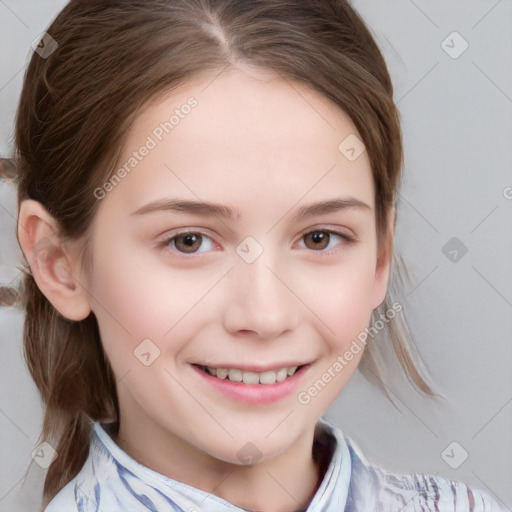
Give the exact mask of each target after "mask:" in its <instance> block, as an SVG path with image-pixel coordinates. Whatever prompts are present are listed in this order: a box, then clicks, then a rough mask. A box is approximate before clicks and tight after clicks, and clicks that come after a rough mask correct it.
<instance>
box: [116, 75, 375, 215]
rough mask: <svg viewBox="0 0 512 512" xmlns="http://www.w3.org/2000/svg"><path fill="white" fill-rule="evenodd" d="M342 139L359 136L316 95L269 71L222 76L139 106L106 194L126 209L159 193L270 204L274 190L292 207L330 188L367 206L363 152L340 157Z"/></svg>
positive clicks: (369, 184)
mask: <svg viewBox="0 0 512 512" xmlns="http://www.w3.org/2000/svg"><path fill="white" fill-rule="evenodd" d="M191 105H193V106H191ZM347 137H359V136H358V134H357V130H356V128H355V126H354V124H353V122H352V121H351V119H350V118H349V116H348V115H347V114H346V113H344V112H343V111H342V110H341V109H339V108H338V107H337V106H336V105H335V104H334V103H333V102H331V101H330V100H329V99H328V98H326V97H325V96H323V95H321V94H319V93H318V92H316V91H312V90H311V89H309V88H307V87H306V86H305V85H302V84H299V83H297V82H294V81H291V80H289V79H285V78H282V77H279V76H277V75H276V74H274V73H272V72H266V71H261V70H255V69H250V68H245V69H229V70H224V71H223V72H221V73H220V74H219V73H214V74H212V75H211V76H208V77H202V78H200V79H196V80H193V81H191V82H189V83H186V84H183V85H181V86H180V87H178V88H177V89H175V90H173V91H172V92H171V93H167V94H165V95H161V96H158V97H155V98H154V99H153V100H152V101H151V102H150V103H149V104H148V105H147V106H146V107H145V108H144V110H143V111H142V112H141V113H140V114H139V115H138V117H137V118H136V119H135V121H134V123H133V126H132V127H131V130H130V133H129V136H128V138H127V141H126V143H125V145H124V148H123V151H122V154H121V157H120V159H119V161H118V166H117V168H120V167H122V166H124V167H125V168H126V170H128V171H129V176H127V178H125V179H123V182H122V183H121V184H120V185H118V186H116V190H114V192H113V194H111V195H112V196H118V199H119V200H123V202H124V203H125V204H126V205H128V204H131V205H134V204H140V203H141V202H143V201H144V200H152V199H155V198H157V197H156V196H158V194H160V195H161V196H162V197H164V196H165V195H166V193H173V194H174V195H176V194H179V195H181V196H186V197H192V196H195V199H198V198H199V199H201V198H204V199H208V200H219V201H222V200H229V201H231V202H232V203H233V201H235V202H236V201H237V199H238V200H242V199H243V197H244V194H245V195H247V194H250V195H251V197H252V198H254V197H257V196H258V195H259V196H260V200H261V201H264V202H265V203H266V204H270V202H271V201H272V199H273V196H276V197H277V196H282V195H283V193H286V195H287V196H288V197H289V198H290V201H295V202H296V201H297V200H299V199H300V197H303V196H305V195H306V194H307V195H308V196H309V198H310V199H312V200H313V199H315V195H316V196H319V197H321V196H324V195H325V194H327V193H334V192H336V191H338V192H339V193H340V194H343V193H346V194H350V195H355V196H358V197H359V198H360V199H361V200H364V201H366V202H367V203H368V204H370V205H373V180H372V176H371V169H370V164H369V161H368V158H367V155H366V152H364V151H363V152H362V154H361V155H360V156H359V157H358V158H357V159H355V160H350V159H348V158H347V156H346V154H345V153H344V152H343V151H340V143H342V141H345V140H347ZM359 138H360V137H359ZM349 140H352V139H349ZM144 146H147V147H149V148H150V149H149V150H144V151H142V152H143V153H144V155H145V156H143V157H141V156H140V154H138V155H137V156H134V152H135V153H140V151H139V149H141V148H143V147H144ZM342 146H343V144H342ZM134 158H135V160H136V161H135V160H134ZM155 195H156V196H155ZM242 208H243V205H242Z"/></svg>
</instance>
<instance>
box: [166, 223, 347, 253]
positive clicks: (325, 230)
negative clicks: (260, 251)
mask: <svg viewBox="0 0 512 512" xmlns="http://www.w3.org/2000/svg"><path fill="white" fill-rule="evenodd" d="M312 233H327V234H328V235H329V236H331V235H335V236H339V237H340V238H341V239H342V240H343V242H342V244H344V245H347V244H348V245H352V244H354V243H355V242H356V241H357V240H356V238H355V237H353V236H350V235H348V234H346V233H343V232H341V231H336V230H334V229H330V228H322V227H320V228H315V229H310V230H309V231H306V232H304V233H303V234H302V235H301V236H300V240H301V241H302V240H303V239H304V237H306V236H307V235H310V234H312ZM183 235H199V236H201V237H203V239H204V238H208V239H210V240H212V243H213V244H215V242H213V239H212V237H211V236H209V235H208V234H207V233H205V232H204V231H201V230H195V231H193V230H190V229H185V230H183V231H179V232H178V233H175V234H173V235H172V236H168V237H167V238H165V240H163V241H162V242H161V247H162V248H163V249H164V250H168V251H172V252H174V253H178V254H179V255H180V256H183V257H185V258H192V257H197V256H198V255H200V254H203V252H208V251H201V252H192V253H186V252H182V251H179V250H178V249H176V246H175V244H174V241H175V240H176V239H177V238H179V237H181V236H183ZM330 242H331V240H329V243H330ZM172 245H174V248H171V246H172ZM201 245H203V244H201ZM305 249H308V248H307V247H305ZM309 251H310V252H313V253H318V254H319V255H329V254H331V253H333V252H336V250H335V249H329V250H326V249H320V250H314V249H310V250H309Z"/></svg>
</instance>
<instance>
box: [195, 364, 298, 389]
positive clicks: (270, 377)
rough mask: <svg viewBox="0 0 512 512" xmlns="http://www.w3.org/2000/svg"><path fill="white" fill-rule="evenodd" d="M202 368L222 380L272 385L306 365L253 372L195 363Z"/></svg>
mask: <svg viewBox="0 0 512 512" xmlns="http://www.w3.org/2000/svg"><path fill="white" fill-rule="evenodd" d="M195 366H197V367H198V368H201V370H203V371H204V372H205V373H207V374H208V375H211V376H212V377H216V378H217V379H221V380H224V379H226V380H230V381H231V382H241V383H244V384H266V385H271V384H275V383H276V382H283V381H285V380H286V379H288V378H290V377H292V376H293V375H294V374H295V372H297V371H298V370H300V369H301V368H303V367H304V366H306V365H301V366H290V367H287V368H280V369H278V370H268V371H265V372H251V371H245V370H241V369H239V368H212V367H210V366H204V365H195Z"/></svg>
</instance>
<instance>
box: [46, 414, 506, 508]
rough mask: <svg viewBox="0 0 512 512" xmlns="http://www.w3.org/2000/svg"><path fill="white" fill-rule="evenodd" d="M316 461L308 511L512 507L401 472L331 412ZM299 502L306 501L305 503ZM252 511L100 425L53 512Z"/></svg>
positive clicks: (318, 437)
mask: <svg viewBox="0 0 512 512" xmlns="http://www.w3.org/2000/svg"><path fill="white" fill-rule="evenodd" d="M313 454H314V459H315V462H316V463H317V464H319V465H320V467H321V469H322V470H323V474H324V477H323V479H322V482H321V484H320V486H319V487H318V489H317V491H316V493H315V495H314V497H313V499H312V501H311V502H310V504H309V505H308V507H307V509H305V510H306V511H307V512H341V511H345V512H430V511H432V512H434V511H438V512H484V511H485V512H491V511H492V512H511V511H510V510H509V509H507V508H504V507H503V506H502V507H500V505H499V504H498V502H497V501H496V500H495V499H494V498H493V497H491V496H490V495H489V494H487V493H485V492H482V491H479V490H476V489H471V488H470V487H469V486H467V485H466V484H464V483H462V482H454V481H451V480H448V479H446V478H442V477H439V476H433V475H428V474H421V473H417V474H395V473H390V472H388V471H386V470H385V469H383V468H380V467H378V466H375V465H373V464H371V463H369V462H368V461H367V460H366V458H365V457H364V455H363V454H362V452H361V451H360V450H359V448H358V447H357V446H356V445H355V443H354V442H353V441H352V440H351V439H350V438H349V437H348V436H346V435H345V434H343V432H342V431H341V430H340V429H338V428H337V427H335V426H334V425H332V424H330V423H329V422H327V421H326V420H324V419H323V418H321V419H320V420H319V422H318V425H317V429H316V431H315V445H314V447H313ZM297 508H299V507H297ZM171 511H176V512H228V511H229V512H247V511H246V510H245V509H242V508H239V507H237V506H235V505H233V504H231V503H229V502H228V501H226V500H224V499H222V498H219V497H217V496H215V495H212V494H209V493H207V492H205V491H202V490H200V489H196V488H194V487H192V486H190V485H186V484H184V483H181V482H178V481H176V480H173V479H172V478H168V477H166V476H163V475H161V474H159V473H157V472H155V471H153V470H151V469H149V468H147V467H145V466H142V465H141V464H139V463H138V462H136V461H135V460H134V459H132V458H131V457H130V456H129V455H128V454H127V453H125V452H124V451H123V450H122V449H121V448H120V447H119V446H117V444H116V443H115V442H114V441H113V440H112V439H111V437H110V436H109V435H108V434H107V432H106V431H105V430H104V429H103V428H102V427H101V426H100V425H99V424H98V423H93V424H92V425H91V445H90V451H89V456H88V458H87V460H86V462H85V464H84V466H83V468H82V469H81V471H80V472H79V474H78V475H77V476H76V477H75V478H73V480H71V481H70V482H69V483H68V484H67V485H66V486H65V487H64V488H63V489H62V490H61V491H60V492H59V493H58V494H57V496H56V497H55V498H54V499H53V500H52V501H51V503H50V504H49V505H48V507H47V508H46V509H45V512H171Z"/></svg>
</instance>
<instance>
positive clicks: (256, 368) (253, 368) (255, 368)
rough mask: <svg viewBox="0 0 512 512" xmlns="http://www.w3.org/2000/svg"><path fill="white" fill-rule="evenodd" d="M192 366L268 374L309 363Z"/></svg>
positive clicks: (201, 363)
mask: <svg viewBox="0 0 512 512" xmlns="http://www.w3.org/2000/svg"><path fill="white" fill-rule="evenodd" d="M192 364H193V365H198V366H209V367H210V368H216V369H217V368H227V369H229V368H236V369H237V370H242V371H243V372H256V373H262V372H268V371H277V370H280V369H281V368H291V367H293V366H304V365H306V364H309V363H301V362H297V361H294V362H293V361H292V362H290V361H284V362H283V363H277V364H273V365H272V366H270V365H267V366H264V365H258V364H250V365H237V364H236V363H225V364H224V363H219V364H207V363H204V362H195V363H192Z"/></svg>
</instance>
